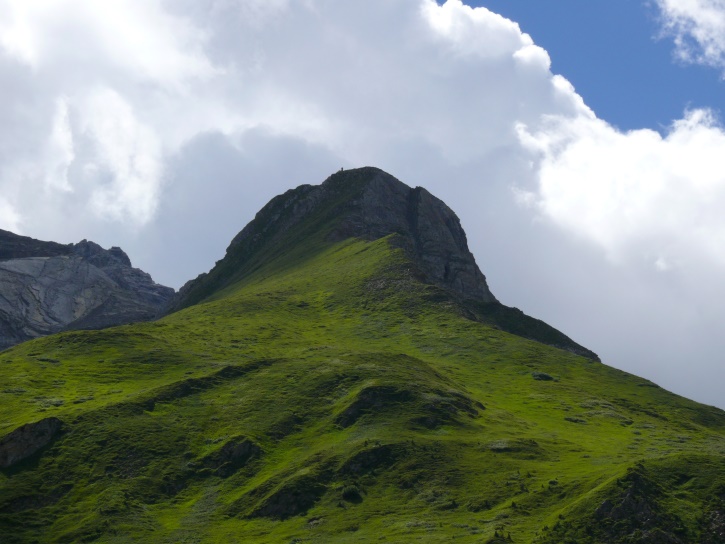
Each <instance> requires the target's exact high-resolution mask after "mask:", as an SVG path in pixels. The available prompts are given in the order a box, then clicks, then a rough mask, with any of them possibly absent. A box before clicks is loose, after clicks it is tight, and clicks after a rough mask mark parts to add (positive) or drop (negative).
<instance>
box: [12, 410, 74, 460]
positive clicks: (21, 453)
mask: <svg viewBox="0 0 725 544" xmlns="http://www.w3.org/2000/svg"><path fill="white" fill-rule="evenodd" d="M62 426H63V423H62V422H61V421H60V419H58V418H55V417H48V418H45V419H41V420H40V421H37V422H35V423H27V424H25V425H23V426H22V427H19V428H17V429H15V430H14V431H12V432H11V433H10V434H8V435H6V436H5V437H3V438H2V439H0V468H10V467H12V466H14V465H16V464H18V463H19V462H20V461H23V460H25V459H27V458H28V457H30V456H32V455H33V454H34V453H36V452H38V451H39V450H41V449H43V448H44V447H45V446H47V445H48V444H50V443H51V442H52V441H53V439H54V438H55V437H56V436H57V435H58V433H60V431H61V428H62Z"/></svg>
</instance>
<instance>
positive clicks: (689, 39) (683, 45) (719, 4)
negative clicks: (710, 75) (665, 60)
mask: <svg viewBox="0 0 725 544" xmlns="http://www.w3.org/2000/svg"><path fill="white" fill-rule="evenodd" d="M657 5H658V7H659V8H660V10H661V13H662V22H663V29H664V32H665V33H666V34H668V35H670V36H672V38H673V39H674V41H675V47H676V49H675V53H676V55H677V57H678V58H679V59H681V60H683V61H685V62H694V63H699V64H705V65H708V66H714V67H716V68H720V69H725V1H723V0H657Z"/></svg>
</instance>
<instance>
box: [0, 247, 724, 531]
mask: <svg viewBox="0 0 725 544" xmlns="http://www.w3.org/2000/svg"><path fill="white" fill-rule="evenodd" d="M391 241H392V240H391V238H386V239H380V240H376V241H374V242H367V241H363V240H348V241H344V242H339V243H336V244H331V245H327V246H326V247H325V248H321V249H320V248H318V249H317V250H316V251H310V248H306V249H307V251H305V248H300V253H299V254H297V256H296V257H293V256H289V255H288V256H287V257H288V258H287V259H286V260H285V261H284V262H285V266H284V267H279V268H278V269H277V272H276V273H275V274H273V275H271V274H267V273H265V272H264V271H260V272H258V273H256V274H255V273H252V274H250V275H248V276H247V277H246V278H245V279H244V280H243V281H242V282H241V283H239V284H236V285H234V286H230V287H228V288H227V289H226V290H225V291H222V292H219V293H217V294H216V297H215V298H214V300H211V301H209V302H206V303H203V304H198V305H195V306H192V307H189V308H187V309H185V310H182V311H179V312H177V313H175V314H172V315H170V316H167V317H166V318H164V319H163V320H160V321H158V322H154V323H145V324H135V325H131V326H126V327H121V328H117V329H109V330H106V331H94V332H70V333H64V334H61V335H57V336H54V337H49V338H45V339H40V340H36V341H32V342H28V343H26V344H23V345H21V346H17V347H15V348H13V349H11V350H9V351H8V352H5V353H3V354H1V355H0V383H2V384H8V385H6V386H3V387H4V388H5V389H3V390H2V391H1V392H0V401H1V402H0V410H2V412H1V413H0V416H1V417H0V422H2V423H0V425H2V428H1V429H0V435H7V434H8V433H10V432H11V431H12V430H13V429H15V428H18V427H20V426H21V425H23V424H24V423H27V422H31V421H37V420H39V419H43V418H47V417H55V418H58V419H59V420H60V421H62V422H63V425H64V430H63V433H62V434H59V435H58V436H57V437H55V439H54V441H53V442H52V443H50V444H48V445H47V446H46V448H45V449H43V450H42V451H40V452H37V453H35V454H33V455H32V456H31V457H29V458H27V459H26V460H25V461H22V462H20V463H18V464H16V465H15V466H13V467H10V468H8V469H5V470H4V471H0V534H3V535H9V537H8V538H9V540H8V541H9V542H32V541H39V542H78V541H97V542H129V541H143V542H169V543H170V542H184V541H187V542H291V541H293V540H294V541H297V542H300V541H301V542H370V541H378V540H379V539H380V538H385V539H386V540H387V541H390V542H409V541H412V540H418V539H420V540H423V541H428V542H448V541H450V540H451V539H452V538H454V537H455V538H456V539H457V540H458V541H461V542H482V541H483V542H497V541H501V536H502V535H503V538H504V539H505V538H507V537H508V536H510V537H511V539H512V540H513V541H514V542H531V541H533V540H535V539H537V538H539V539H541V540H542V542H547V543H548V542H568V541H572V542H580V541H582V542H584V541H583V540H577V539H578V538H580V537H581V535H583V534H584V533H583V531H585V530H586V527H588V526H590V525H594V524H592V523H591V520H593V519H601V520H602V521H601V523H599V524H598V525H595V526H594V528H593V530H594V531H596V532H595V533H593V536H591V538H599V537H601V536H603V535H604V536H606V537H607V538H609V537H611V540H610V541H611V542H626V541H628V542H645V540H641V539H640V540H637V538H640V537H639V536H637V535H635V536H634V537H633V536H632V534H633V532H634V530H636V529H632V527H633V526H634V525H635V524H636V523H637V515H638V512H639V511H638V509H637V508H636V507H635V508H633V509H627V508H621V506H622V504H625V506H626V505H627V504H629V503H627V501H626V497H627V491H628V490H629V489H630V488H632V486H633V485H637V486H638V487H635V491H636V492H635V493H634V494H632V497H633V500H634V501H635V504H641V503H643V504H647V505H649V506H648V508H650V509H651V510H652V511H656V512H657V516H659V517H658V518H657V519H660V520H666V521H667V525H666V526H664V528H663V531H665V532H666V533H667V534H671V535H674V536H675V537H676V538H678V539H679V541H680V542H683V543H695V542H701V541H703V540H702V539H703V538H705V537H704V536H703V535H707V534H711V533H713V532H714V531H717V530H718V528H717V523H718V522H717V520H718V519H719V518H718V515H719V514H718V512H720V511H719V510H718V508H719V506H717V505H716V504H714V503H712V504H711V500H710V499H711V498H712V493H713V492H714V490H717V489H720V487H718V486H723V485H725V474H723V470H722V468H721V465H722V459H723V454H724V453H725V435H724V434H723V432H724V430H725V414H724V413H723V412H722V411H720V410H717V409H715V408H711V407H707V406H703V405H700V404H697V403H694V402H692V401H688V400H686V399H683V398H681V397H678V396H676V395H673V394H671V393H668V392H666V391H664V390H662V389H660V388H658V387H656V386H654V385H653V384H651V383H650V382H647V381H646V380H642V379H640V378H637V377H635V376H631V375H629V374H626V373H624V372H621V371H617V370H615V369H612V368H609V367H606V366H604V365H602V364H600V363H597V362H594V361H592V360H591V359H587V358H582V357H578V356H576V355H574V354H572V353H570V352H567V351H562V350H559V349H555V348H552V347H549V346H545V345H543V344H540V343H537V342H532V341H529V340H526V339H524V338H521V337H519V336H515V335H511V334H508V333H506V332H503V331H501V330H498V329H496V328H493V327H491V326H488V325H486V324H483V323H480V322H476V321H473V320H471V319H468V318H466V317H465V315H464V312H465V309H464V308H463V307H462V306H461V305H460V304H458V303H457V302H456V301H454V300H452V299H451V297H450V296H449V294H448V291H446V290H444V289H442V288H440V287H437V286H435V285H430V284H423V283H420V282H419V281H418V280H417V272H416V270H415V267H414V266H412V265H411V261H410V260H409V258H408V257H407V254H406V253H405V252H404V251H403V250H401V249H400V248H395V247H394V246H393V245H391V243H390V242H391ZM309 243H310V244H312V245H313V247H316V246H314V244H316V243H317V242H315V241H310V242H309ZM302 255H309V257H308V258H303V257H302ZM545 377H548V378H550V379H542V378H545ZM693 456H698V458H699V459H700V460H703V459H706V460H708V461H707V462H706V463H703V462H692V459H693ZM640 465H641V466H643V467H644V468H638V467H639V466H640ZM658 467H663V468H658ZM631 471H639V473H641V474H643V475H644V478H645V480H646V481H645V482H643V484H642V485H639V484H634V483H633V482H634V481H635V480H633V479H632V478H633V477H630V476H628V474H629V473H631ZM668 475H674V477H669V476H668ZM677 475H681V477H679V476H677ZM662 476H664V477H662ZM618 479H619V480H620V482H622V483H621V485H620V484H617V480H618ZM607 500H609V501H610V502H611V504H612V505H614V506H613V508H612V510H610V511H609V512H608V514H602V517H601V518H597V515H598V514H597V511H598V509H599V508H600V507H601V505H602V504H603V503H604V502H605V501H607ZM637 501H639V502H637ZM615 507H620V510H619V511H620V512H623V516H622V517H621V518H618V519H617V520H616V521H617V523H619V524H620V525H618V527H617V528H616V530H610V529H609V526H611V525H615V523H609V522H608V521H607V520H608V519H613V518H611V516H610V517H609V518H607V517H606V516H607V515H609V514H611V512H612V511H613V509H614V508H615ZM605 510H606V508H605ZM640 510H641V509H640ZM602 512H604V510H603V511H602ZM587 538H589V536H587ZM626 538H630V540H625V539H626ZM663 538H664V537H663ZM708 538H709V537H708ZM617 539H619V540H617ZM593 541H594V542H599V541H597V540H593ZM602 542H608V541H604V540H602Z"/></svg>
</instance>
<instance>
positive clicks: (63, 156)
mask: <svg viewBox="0 0 725 544" xmlns="http://www.w3.org/2000/svg"><path fill="white" fill-rule="evenodd" d="M74 159H75V151H74V146H73V133H72V130H71V126H70V119H69V117H68V101H67V100H66V99H65V98H64V97H60V98H58V100H57V105H56V111H55V117H54V119H53V128H52V131H51V133H50V141H49V142H48V157H47V163H46V164H47V167H46V172H45V183H46V186H47V187H51V188H54V189H58V190H61V191H71V189H72V188H71V185H70V182H69V181H68V169H69V168H70V166H71V164H72V163H73V160H74Z"/></svg>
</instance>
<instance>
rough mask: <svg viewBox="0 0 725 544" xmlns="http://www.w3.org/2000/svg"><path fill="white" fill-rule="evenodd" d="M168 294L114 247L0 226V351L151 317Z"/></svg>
mask: <svg viewBox="0 0 725 544" xmlns="http://www.w3.org/2000/svg"><path fill="white" fill-rule="evenodd" d="M173 295H174V290H173V289H171V288H169V287H164V286H162V285H158V284H156V283H154V281H153V280H152V279H151V276H149V275H148V274H147V273H145V272H143V271H141V270H139V269H137V268H133V267H132V266H131V261H130V260H129V258H128V256H127V255H126V254H125V253H124V252H123V251H122V250H121V249H120V248H117V247H113V248H111V249H108V250H106V249H103V248H102V247H101V246H99V245H98V244H95V243H93V242H89V241H86V240H83V241H82V242H79V243H78V244H68V245H63V244H57V243H55V242H43V241H40V240H34V239H32V238H28V237H25V236H19V235H17V234H13V233H11V232H7V231H2V230H0V349H5V348H8V347H10V346H12V345H15V344H18V343H20V342H23V341H25V340H29V339H32V338H37V337H39V336H45V335H48V334H52V333H55V332H59V331H63V330H70V329H99V328H105V327H110V326H114V325H121V324H125V323H131V322H135V321H146V320H150V319H154V318H155V317H157V316H158V315H159V314H160V313H162V312H163V311H164V310H165V309H166V307H167V306H168V303H169V301H170V300H171V298H172V297H173Z"/></svg>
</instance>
